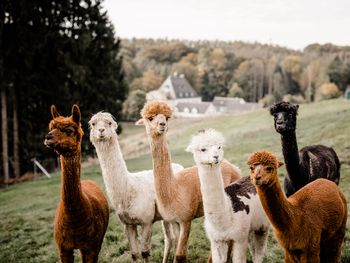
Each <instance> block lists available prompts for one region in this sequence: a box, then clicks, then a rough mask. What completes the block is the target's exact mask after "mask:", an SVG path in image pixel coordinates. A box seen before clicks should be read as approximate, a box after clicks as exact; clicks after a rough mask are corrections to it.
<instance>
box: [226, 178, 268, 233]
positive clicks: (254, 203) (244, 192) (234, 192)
mask: <svg viewBox="0 0 350 263" xmlns="http://www.w3.org/2000/svg"><path fill="white" fill-rule="evenodd" d="M225 192H226V194H227V195H228V196H229V198H230V201H231V205H232V210H233V212H234V213H238V212H244V215H245V218H244V219H245V220H247V219H248V218H249V219H250V222H249V225H250V229H251V231H262V230H267V229H269V225H270V223H269V220H268V218H267V216H266V214H265V211H264V209H263V207H262V205H261V202H260V199H259V196H258V194H257V192H256V188H255V186H254V185H253V184H252V183H251V180H250V177H249V176H245V177H242V178H241V179H239V180H237V181H236V182H234V183H232V184H230V185H229V186H227V187H226V188H225Z"/></svg>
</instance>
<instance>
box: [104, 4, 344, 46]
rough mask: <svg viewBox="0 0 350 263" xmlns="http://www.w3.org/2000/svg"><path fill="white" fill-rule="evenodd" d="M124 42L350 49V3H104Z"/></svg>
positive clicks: (117, 32) (118, 34)
mask: <svg viewBox="0 0 350 263" xmlns="http://www.w3.org/2000/svg"><path fill="white" fill-rule="evenodd" d="M104 6H105V8H106V10H107V12H108V15H109V17H110V20H111V21H112V22H113V24H114V27H115V30H116V34H117V36H118V37H120V38H132V37H136V38H168V39H188V40H216V39H217V40H232V41H235V40H242V41H248V42H255V41H257V42H260V43H271V44H277V45H281V46H285V47H289V48H293V49H303V48H304V47H305V46H307V45H308V44H311V43H316V42H317V43H320V44H324V43H328V42H331V43H333V44H336V45H350V0H201V1H200V0H105V3H104Z"/></svg>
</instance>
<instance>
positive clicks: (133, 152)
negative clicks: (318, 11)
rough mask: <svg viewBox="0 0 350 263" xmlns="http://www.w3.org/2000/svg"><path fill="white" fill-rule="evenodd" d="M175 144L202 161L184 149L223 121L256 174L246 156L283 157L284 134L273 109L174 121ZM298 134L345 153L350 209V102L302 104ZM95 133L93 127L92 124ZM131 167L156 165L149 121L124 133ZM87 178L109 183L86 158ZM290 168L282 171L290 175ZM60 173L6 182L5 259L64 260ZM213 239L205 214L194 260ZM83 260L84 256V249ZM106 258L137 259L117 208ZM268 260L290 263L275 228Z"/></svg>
mask: <svg viewBox="0 0 350 263" xmlns="http://www.w3.org/2000/svg"><path fill="white" fill-rule="evenodd" d="M170 122H171V123H170V128H169V136H168V143H169V146H170V149H171V154H172V160H173V161H174V162H178V163H181V164H183V165H184V166H185V167H187V166H192V165H193V164H194V162H193V159H192V156H191V154H189V153H186V152H185V151H184V149H185V147H186V146H187V144H188V143H189V141H190V138H191V136H192V135H193V134H194V133H195V132H196V131H197V130H200V129H203V128H209V127H211V128H215V129H217V130H219V131H221V132H222V133H223V134H224V136H225V138H226V146H225V157H226V159H228V160H229V161H230V162H232V163H234V164H236V165H238V166H239V167H240V168H241V170H242V173H243V175H245V176H246V175H248V169H247V165H246V161H247V159H248V156H249V155H250V154H251V153H252V152H254V151H257V150H261V149H266V150H270V151H272V152H274V153H276V154H277V156H278V157H279V158H280V160H283V156H282V153H281V142H280V135H279V134H278V133H276V132H275V130H274V127H273V118H272V117H271V116H270V115H269V113H268V110H267V109H262V110H259V111H256V112H250V113H245V114H240V115H234V116H220V117H215V118H205V119H174V120H171V121H170ZM296 133H297V139H298V145H299V149H300V148H302V147H303V146H306V145H310V144H324V145H328V146H332V147H333V148H334V149H335V150H336V152H337V154H338V156H339V158H340V160H341V165H342V166H341V180H340V188H341V189H342V191H343V192H344V193H345V195H346V197H347V200H348V211H350V205H349V203H350V136H349V134H350V101H345V100H343V99H336V100H329V101H323V102H318V103H314V104H305V105H301V106H300V109H299V114H298V123H297V131H296ZM85 136H88V131H85ZM120 140H121V143H122V148H123V152H125V157H127V158H128V160H127V165H128V167H129V170H131V171H137V170H141V169H149V168H151V166H152V162H151V156H150V153H149V146H148V141H147V138H146V136H145V129H144V127H136V126H134V125H133V124H131V123H125V124H123V133H122V135H121V136H120ZM43 147H44V146H43ZM82 173H83V174H82V179H93V180H95V181H97V182H98V183H99V184H100V186H101V187H103V181H102V176H101V171H100V167H99V165H98V162H96V161H94V162H89V163H84V164H83V169H82ZM284 174H285V169H284V168H281V169H280V170H279V175H280V179H281V180H282V178H283V176H284ZM60 179H61V178H60V173H59V172H56V173H55V174H54V175H53V177H52V178H51V179H48V178H40V179H37V180H35V181H32V182H27V183H21V184H18V185H14V186H10V187H7V188H3V189H0V262H7V263H8V262H18V263H20V262H25V263H30V262H33V263H34V262H35V263H37V262H58V261H59V259H58V254H57V251H56V248H55V243H54V240H53V219H54V214H55V208H56V205H57V202H58V199H59V193H60ZM208 253H209V241H208V239H207V238H206V235H205V232H204V228H203V218H199V219H196V220H194V222H193V224H192V231H191V235H190V241H189V246H188V256H189V261H190V262H206V258H207V256H208ZM162 254H163V234H162V231H161V226H160V223H159V222H157V223H156V224H155V225H154V231H153V236H152V253H151V262H161V259H162ZM75 262H81V261H80V255H79V253H78V251H77V252H76V260H75ZM99 262H106V263H107V262H108V263H111V262H121V263H124V262H125V263H126V262H131V257H130V253H129V248H128V243H127V239H126V236H125V234H124V231H123V227H122V225H121V223H120V221H119V220H118V219H117V218H116V215H115V213H114V211H113V210H112V209H110V221H109V227H108V230H107V233H106V235H105V239H104V242H103V247H102V250H101V253H100V256H99ZM264 262H269V263H270V262H271V263H278V262H283V251H282V249H281V248H280V247H279V245H278V244H277V243H276V240H275V238H274V237H273V234H272V233H271V234H270V237H269V242H268V248H267V253H266V255H265V259H264ZM341 262H350V220H348V223H347V231H346V237H345V242H344V245H343V249H342V261H341Z"/></svg>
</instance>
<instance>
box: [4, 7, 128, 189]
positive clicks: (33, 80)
mask: <svg viewBox="0 0 350 263" xmlns="http://www.w3.org/2000/svg"><path fill="white" fill-rule="evenodd" d="M101 4H102V1H101V0H84V1H80V0H79V1H76V0H50V1H46V0H33V1H28V0H16V1H12V0H4V1H0V21H1V22H0V92H1V113H2V114H1V117H2V119H1V131H2V132H1V149H2V151H1V160H2V161H1V165H0V168H1V172H2V176H1V179H2V180H3V181H5V182H6V181H8V180H9V178H14V177H19V176H20V175H23V174H24V173H26V172H27V171H33V162H32V158H36V159H38V160H40V161H41V162H44V166H45V167H46V168H50V166H54V165H57V162H56V160H55V159H56V155H55V154H54V153H53V152H52V150H48V149H46V147H45V146H44V144H43V141H44V137H45V134H46V133H47V132H48V123H49V121H50V120H51V116H50V105H51V104H55V105H56V106H57V109H58V111H59V112H60V113H61V114H62V115H65V116H67V115H70V109H71V108H72V104H73V103H77V104H78V105H79V106H80V109H81V111H82V118H83V120H82V123H83V125H84V127H83V129H84V131H85V133H86V134H85V136H84V141H83V145H82V150H83V152H84V153H87V152H89V151H90V150H91V149H92V148H91V147H90V144H89V141H88V137H89V136H88V134H87V132H88V128H87V121H88V120H89V118H90V117H91V114H92V113H95V112H97V111H101V110H105V111H109V112H112V113H113V114H114V115H118V114H119V113H120V112H121V108H122V102H123V101H124V99H125V97H126V95H127V85H126V82H125V81H124V73H123V71H122V59H121V57H120V55H119V51H120V41H118V40H117V39H116V38H115V31H114V28H113V26H112V25H111V23H110V21H109V20H108V17H107V14H106V12H105V11H103V8H102V6H101Z"/></svg>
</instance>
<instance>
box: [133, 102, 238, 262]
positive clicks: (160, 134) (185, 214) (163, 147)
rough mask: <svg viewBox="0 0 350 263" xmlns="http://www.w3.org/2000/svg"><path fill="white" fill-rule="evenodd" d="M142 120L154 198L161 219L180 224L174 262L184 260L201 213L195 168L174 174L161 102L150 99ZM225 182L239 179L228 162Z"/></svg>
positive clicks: (166, 108)
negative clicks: (192, 223)
mask: <svg viewBox="0 0 350 263" xmlns="http://www.w3.org/2000/svg"><path fill="white" fill-rule="evenodd" d="M141 115H142V119H141V120H139V121H138V122H137V124H139V125H140V124H144V125H145V126H146V131H147V135H148V139H149V142H150V146H151V152H152V160H153V171H154V177H155V180H154V184H155V190H156V199H157V204H158V208H159V212H160V213H161V215H162V217H163V218H164V220H167V221H174V222H178V223H179V224H180V236H179V242H178V244H177V249H176V255H175V259H174V261H175V262H186V260H187V259H186V250H187V241H188V237H189V234H190V229H191V222H192V220H193V219H194V218H196V217H201V216H203V215H204V211H203V202H202V195H201V191H200V182H199V177H198V169H197V167H196V166H193V167H190V168H186V169H184V170H182V171H181V172H178V173H176V174H175V175H174V174H173V171H172V168H171V156H170V153H169V150H168V144H167V142H166V132H167V130H168V120H169V119H170V118H171V116H172V110H171V109H170V107H169V106H168V105H167V104H166V103H164V102H151V103H148V104H146V105H145V106H144V108H143V109H142V111H141ZM221 169H222V174H223V179H224V185H225V186H227V185H228V184H230V183H231V182H233V181H236V180H237V179H239V178H241V174H240V171H239V170H238V169H237V168H236V167H234V166H233V165H231V164H230V163H228V162H222V165H221Z"/></svg>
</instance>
